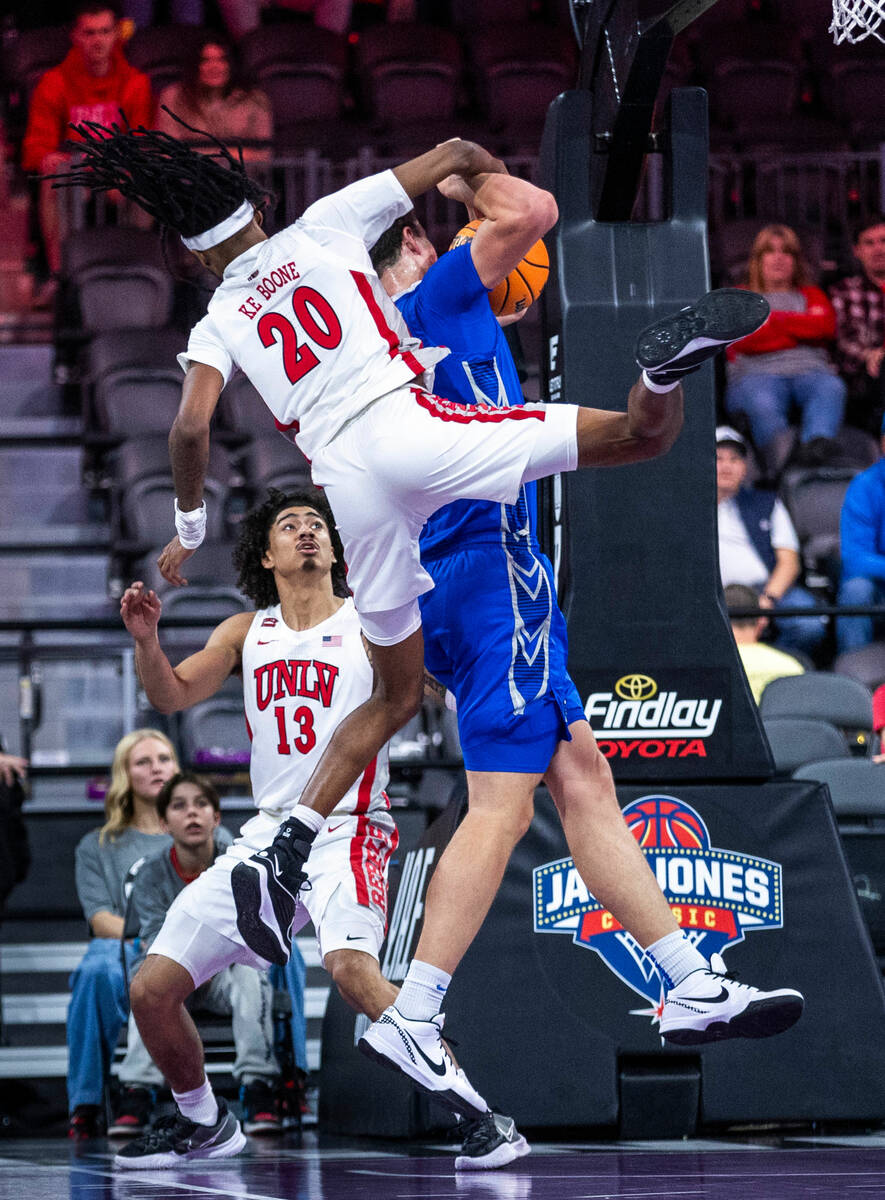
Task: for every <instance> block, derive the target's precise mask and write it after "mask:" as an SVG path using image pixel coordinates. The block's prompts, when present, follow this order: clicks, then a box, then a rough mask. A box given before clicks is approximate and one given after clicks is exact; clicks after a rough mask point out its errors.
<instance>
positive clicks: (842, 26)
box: [830, 0, 885, 46]
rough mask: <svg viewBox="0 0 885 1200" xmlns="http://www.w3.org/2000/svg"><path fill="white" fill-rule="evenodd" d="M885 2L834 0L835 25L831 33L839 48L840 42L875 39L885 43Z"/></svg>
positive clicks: (884, 0)
mask: <svg viewBox="0 0 885 1200" xmlns="http://www.w3.org/2000/svg"><path fill="white" fill-rule="evenodd" d="M883 25H885V0H833V23H832V24H831V25H830V33H831V34H832V35H833V40H834V41H835V43H836V45H837V46H838V45H839V43H840V42H852V43H854V42H862V41H863V39H864V38H866V37H869V36H870V34H872V35H873V37H876V38H878V39H879V41H880V42H885V29H882V31H881V32H880V28H881V27H882V26H883Z"/></svg>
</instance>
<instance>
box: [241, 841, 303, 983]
mask: <svg viewBox="0 0 885 1200" xmlns="http://www.w3.org/2000/svg"><path fill="white" fill-rule="evenodd" d="M230 886H231V891H232V892H233V896H234V904H235V906H236V910H237V929H238V930H239V931H240V935H241V936H242V939H243V941H244V942H245V943H246V945H247V946H248V947H249V949H250V950H252V951H254V953H255V954H258V955H260V956H261V958H264V959H267V961H268V962H272V963H277V964H278V965H279V966H285V964H286V963H287V962H288V961H289V954H288V953H287V952H286V950H284V948H283V947H282V946H281V945H280V943H279V941H278V940H277V938H276V937H274V935H273V934H272V933H271V931H270V930H269V929H268V927H267V926H266V925H265V923H264V921H262V919H261V880H260V879H259V877H258V871H257V870H256V869H255V868H254V867H249V866H247V865H246V864H245V863H237V865H236V866H235V867H234V869H233V870H232V871H231V874H230ZM286 894H287V895H288V893H286ZM275 907H276V906H275ZM294 915H295V905H294V903H293V904H292V911H291V913H290V914H289V921H288V925H290V926H291V924H292V917H294Z"/></svg>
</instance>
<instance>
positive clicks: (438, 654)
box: [361, 174, 803, 1136]
mask: <svg viewBox="0 0 885 1200" xmlns="http://www.w3.org/2000/svg"><path fill="white" fill-rule="evenodd" d="M495 183H496V186H495V187H491V188H490V187H489V186H488V184H487V185H486V187H485V188H484V189H483V193H482V206H481V207H479V208H478V206H477V197H476V195H475V193H474V192H473V191H472V189H471V188H470V187H469V185H467V184H466V183H465V181H464V180H463V179H454V178H453V179H450V180H446V181H444V183H443V184H441V185H440V190H441V191H444V193H445V194H447V195H449V196H450V197H454V198H457V199H460V200H463V201H464V202H465V203H466V204H467V206H468V212H469V214H470V218H471V219H473V218H474V217H476V216H479V217H482V218H485V219H489V220H494V219H495V217H496V211H495V206H494V203H495V199H496V197H500V202H501V205H502V206H503V205H506V204H507V202H508V190H509V186H510V183H511V180H510V177H509V176H507V175H506V174H501V175H496V176H495ZM371 253H372V261H373V264H374V266H375V268H376V270H377V271H378V274H379V276H380V278H381V282H382V284H383V285H384V288H385V290H386V291H387V293H388V295H390V296H391V297H392V299H393V300H394V302H395V303H396V305H397V307H398V308H399V309H400V311H401V312H402V314H403V317H404V318H405V321H406V324H407V326H408V328H409V331H410V333H411V334H412V335H413V337H417V338H420V339H421V340H422V341H423V342H425V343H427V344H433V345H444V346H448V347H449V348H450V350H451V354H450V355H449V356H448V357H447V358H445V359H443V360H442V361H441V362H440V363H439V364H438V365H437V367H436V374H435V380H434V388H435V390H436V392H437V393H438V394H439V395H441V396H444V397H446V398H447V399H448V400H450V401H453V402H455V403H456V404H458V405H462V406H464V407H465V408H469V407H471V406H474V405H476V404H484V405H492V406H494V407H496V408H501V407H514V406H521V405H522V404H523V403H524V399H523V396H522V391H521V388H520V384H519V380H518V377H517V372H516V367H515V364H514V362H513V358H512V356H511V354H510V350H509V348H508V346H507V342H506V339H505V337H504V334H503V332H502V329H501V327H500V325H499V324H498V322H497V320H496V319H495V317H494V316H493V314H492V310H491V308H490V306H489V302H488V289H487V288H486V287H485V286H484V284H483V281H482V279H481V277H480V274H479V272H478V270H477V266H476V264H475V262H474V254H473V243H472V242H469V243H466V244H464V245H461V246H458V247H456V248H455V249H452V250H450V251H448V253H446V254H444V255H443V256H442V257H441V258H437V256H436V252H435V250H434V248H433V246H432V244H431V243H430V241H429V239H428V238H427V236H426V234H425V232H424V230H423V229H422V227H421V225H420V223H419V222H418V220H417V218H416V216H415V213H414V212H412V213H408V214H406V215H405V216H403V217H400V218H399V219H398V220H397V221H396V222H395V223H394V224H393V225H392V226H391V228H390V229H389V230H388V231H387V232H386V233H385V234H384V235H383V236H382V238H381V239H380V240H379V241H378V243H377V244H376V245H375V247H374V248H373V250H372V252H371ZM535 521H536V501H535V484H534V483H530V484H526V485H523V487H522V488H521V489H520V492H519V496H518V499H517V502H516V503H515V504H497V503H492V502H488V501H479V500H459V501H457V502H455V503H453V504H449V505H447V506H446V507H444V508H442V509H440V510H439V511H438V512H436V513H435V514H434V515H433V516H432V517H431V518H430V520H429V521H428V522H427V524H426V525H425V527H424V531H423V533H422V535H421V561H422V564H423V566H424V568H425V569H426V570H427V571H428V572H429V573H430V575H431V576H432V578H433V582H434V588H433V590H432V591H430V592H426V593H425V594H424V595H423V596H422V597H421V618H422V623H423V628H424V645H425V663H426V666H427V669H428V671H430V672H431V673H432V674H433V675H434V676H435V677H436V678H437V679H439V680H440V681H441V682H443V683H445V684H446V686H447V687H448V689H449V690H450V691H451V692H452V693H453V695H454V697H455V699H456V702H457V711H458V726H459V733H460V736H461V743H462V749H463V754H464V763H465V767H466V768H467V778H468V786H469V805H468V812H467V815H466V816H465V818H464V820H463V821H462V823H461V825H460V827H459V828H458V830H457V832H456V833H455V835H454V837H453V838H452V841H451V842H450V843H449V846H448V847H447V849H446V851H445V853H444V855H443V856H442V858H441V860H440V863H439V865H438V866H437V868H436V871H435V873H434V875H433V878H432V880H431V884H430V888H429V890H428V895H427V901H426V904H425V918H424V926H423V930H422V934H421V938H420V941H419V944H418V947H417V950H416V957H415V959H414V960H413V962H412V964H411V966H410V968H409V971H408V974H407V976H406V980H405V982H404V984H403V988H402V990H401V992H400V994H399V997H398V998H397V1000H396V1003H395V1005H394V1006H393V1007H392V1008H390V1009H388V1010H387V1011H386V1013H385V1014H384V1015H383V1017H382V1018H381V1019H380V1020H379V1021H377V1022H375V1024H374V1025H373V1026H372V1027H371V1028H370V1029H369V1030H368V1031H367V1033H366V1035H365V1038H364V1042H363V1043H362V1044H361V1048H362V1049H363V1050H364V1051H365V1052H366V1053H369V1054H370V1055H372V1056H374V1057H380V1058H383V1059H384V1060H386V1061H387V1062H388V1063H393V1064H394V1065H399V1066H400V1068H401V1069H402V1070H404V1071H405V1073H406V1074H409V1075H411V1076H412V1077H413V1078H415V1077H416V1068H415V1065H414V1064H413V1063H412V1062H411V1060H408V1059H407V1058H406V1057H405V1056H404V1055H402V1053H401V1051H400V1045H401V1044H402V1038H401V1037H398V1036H397V1034H398V1030H399V1029H402V1030H405V1031H406V1032H407V1033H412V1032H413V1031H415V1032H416V1033H417V1031H418V1030H419V1029H420V1026H421V1025H422V1024H423V1023H424V1022H426V1021H429V1020H432V1019H433V1017H434V1016H435V1015H436V1013H437V1012H438V1011H439V1009H440V1006H441V1003H442V1000H443V999H444V997H445V993H446V989H447V987H448V984H449V981H450V978H451V975H452V973H453V971H454V970H455V968H456V967H457V965H458V963H459V962H460V960H461V958H462V956H463V955H464V953H465V952H466V950H467V948H468V946H469V945H470V943H471V941H472V940H473V938H474V936H475V934H476V932H477V931H478V929H479V927H480V925H481V924H482V922H483V920H484V918H485V916H486V913H487V912H488V909H489V907H490V906H491V903H492V901H493V899H494V897H495V894H496V892H497V890H498V887H499V885H500V882H501V879H502V877H503V874H504V870H505V868H506V866H507V862H508V860H509V858H510V855H511V852H512V850H513V848H514V846H515V845H516V843H517V841H519V839H520V838H521V837H522V836H523V834H524V833H525V831H526V830H527V828H528V826H529V824H530V822H531V820H532V816H533V808H534V805H533V797H534V791H535V788H536V787H537V785H538V784H539V783H540V782H541V780H542V779H544V780H545V781H546V783H547V786H548V788H549V789H550V792H551V794H552V796H553V799H554V801H555V803H556V806H557V809H558V812H559V815H560V818H561V820H562V824H563V829H564V832H565V835H566V840H567V842H568V845H569V849H570V850H571V852H572V855H573V858H574V861H575V864H576V866H577V868H578V870H579V872H580V874H581V877H582V878H583V880H584V882H585V883H586V885H587V887H588V888H589V889H590V891H591V892H592V893H593V895H594V896H595V897H596V898H597V899H598V900H599V901H600V902H601V903H602V904H604V905H605V907H606V908H608V909H609V910H610V911H611V912H612V913H613V915H614V916H615V918H616V919H617V920H618V921H619V922H620V923H621V924H622V925H623V926H624V927H625V929H627V930H628V931H629V932H630V933H631V934H632V935H633V936H634V937H635V938H636V940H637V942H638V943H639V945H640V946H641V947H642V948H643V949H645V951H646V952H647V953H648V954H649V956H650V957H651V958H652V959H653V961H654V962H655V964H656V966H657V968H658V971H659V974H660V976H661V980H662V984H663V989H664V995H665V1001H664V1004H663V1011H662V1013H661V1016H660V1027H661V1033H662V1036H663V1037H665V1038H666V1039H667V1040H669V1041H672V1042H676V1043H678V1044H700V1043H703V1042H706V1041H714V1040H719V1039H721V1038H726V1037H740V1036H744V1037H761V1036H767V1035H769V1034H774V1033H778V1032H780V1031H781V1030H783V1029H786V1028H788V1027H789V1026H790V1025H792V1024H793V1023H794V1022H795V1021H796V1020H797V1019H798V1017H799V1015H800V1014H801V1011H802V1006H803V1000H802V997H801V995H800V994H799V993H798V992H794V991H791V990H787V989H782V990H779V991H775V992H761V991H758V990H757V989H755V988H748V987H746V986H744V985H742V986H740V987H736V986H735V985H734V984H733V983H732V982H731V981H730V980H729V979H728V977H727V976H725V975H724V965H723V964H722V962H721V959H719V958H718V956H716V958H717V961H716V962H715V963H713V964H711V963H710V962H708V961H707V960H706V959H705V958H704V957H703V956H702V955H701V954H700V953H699V951H698V950H697V948H696V947H695V946H694V945H693V944H692V943H691V942H690V941H689V940H688V938H687V937H686V935H685V934H684V933H683V931H682V930H681V929H680V928H679V926H678V924H677V922H676V920H675V918H674V916H673V914H672V912H671V910H670V907H669V904H668V903H667V900H666V899H665V897H664V895H663V893H662V892H661V890H660V888H659V886H658V883H657V881H656V879H655V877H654V875H653V873H652V871H651V869H650V868H649V866H648V864H647V862H646V859H645V856H644V855H643V853H642V851H641V850H640V848H639V846H638V844H637V842H636V840H635V839H634V837H633V836H632V834H631V833H630V831H629V830H628V828H627V826H626V824H625V822H624V820H623V818H622V816H621V812H620V808H619V807H618V803H617V799H616V795H615V788H614V782H613V779H612V775H611V771H610V769H609V766H608V763H607V762H606V760H605V758H604V757H603V755H602V753H601V752H600V751H599V749H598V747H597V745H596V742H595V739H594V737H593V734H592V732H591V730H590V726H589V723H588V722H587V719H586V717H585V715H584V711H583V706H582V704H581V700H580V696H579V695H578V691H577V689H576V687H575V685H574V683H573V682H572V681H571V679H570V678H569V676H568V672H567V668H566V660H567V643H566V628H565V620H564V618H563V616H562V613H561V612H560V610H559V608H558V605H557V602H556V596H555V589H554V582H553V574H552V568H551V564H550V562H549V560H548V559H547V558H546V557H545V556H544V555H543V554H542V553H541V551H540V548H539V545H538V540H537V534H536V529H535ZM492 1133H493V1131H492V1130H491V1129H490V1136H491V1135H492Z"/></svg>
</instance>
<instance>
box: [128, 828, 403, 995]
mask: <svg viewBox="0 0 885 1200" xmlns="http://www.w3.org/2000/svg"><path fill="white" fill-rule="evenodd" d="M283 819H284V818H282V817H280V818H275V817H272V816H270V815H268V814H267V813H261V812H260V813H258V814H257V815H256V816H254V817H252V818H251V820H249V821H247V822H246V824H245V825H244V826H243V827H242V829H241V830H240V836H239V837H238V838H237V839H236V841H235V842H234V843H233V845H231V846H229V847H228V849H227V851H226V852H225V853H224V854H222V855H220V856H219V857H218V858H217V859H216V860H215V862H214V863H213V864H212V866H211V867H209V869H208V870H207V871H204V872H203V874H202V875H200V876H199V877H198V878H197V879H195V880H194V881H193V883H191V884H188V886H187V887H186V888H185V889H184V891H182V892H179V894H178V895H177V896H176V898H175V901H174V902H173V904H172V905H171V907H170V909H169V912H168V913H167V914H166V920H165V921H164V922H163V927H162V929H161V930H160V932H159V933H158V934H157V937H156V939H155V940H154V942H153V944H152V945H151V948H150V951H149V953H151V954H162V955H164V956H165V957H166V958H171V959H172V960H173V961H174V962H177V963H180V964H181V965H182V966H183V967H184V968H185V970H187V971H188V972H189V973H190V975H191V977H192V979H193V980H194V983H195V984H196V985H197V986H199V984H200V983H202V982H203V980H205V979H210V978H211V977H212V975H215V974H217V972H218V971H220V970H221V968H222V967H224V966H227V965H228V963H230V962H241V963H246V964H247V965H248V966H253V967H258V968H259V969H263V968H265V967H268V966H269V965H270V964H269V963H268V962H267V961H266V960H265V959H263V958H261V957H260V956H259V955H257V954H255V953H254V951H252V950H250V949H249V947H248V946H247V945H246V944H245V942H244V941H243V938H242V936H241V934H240V931H239V930H238V929H237V910H236V906H235V904H234V898H233V893H232V891H231V886H230V873H231V871H232V870H233V869H234V867H235V866H236V864H237V863H238V862H240V861H242V860H243V859H245V858H249V857H250V856H251V855H252V854H254V853H255V852H256V851H257V850H263V849H264V848H265V846H268V845H269V844H270V843H271V842H272V841H273V839H274V836H275V834H276V832H277V830H278V829H279V827H280V823H281V821H282V820H283ZM398 841H399V835H398V833H397V829H396V825H395V824H394V820H393V817H391V815H390V813H388V812H385V811H380V812H370V813H366V814H363V815H360V816H338V815H336V814H335V813H333V814H332V815H331V816H330V817H329V819H328V820H327V821H326V824H325V825H324V826H323V828H322V829H321V830H320V832H319V833H318V834H317V837H316V840H315V841H314V843H313V846H312V847H311V851H310V855H309V856H308V859H307V864H306V868H305V869H306V871H307V876H308V879H309V880H310V885H311V886H310V888H309V889H304V890H302V891H301V893H300V894H299V897H298V906H297V908H296V910H295V919H294V921H293V923H292V936H293V937H294V936H295V934H296V933H297V932H298V931H299V930H300V929H302V928H303V927H304V926H305V925H306V924H307V923H308V922H309V921H312V922H313V925H314V930H315V931H316V938H317V945H318V947H319V952H320V959H321V960H322V959H324V958H325V956H326V955H327V954H329V953H330V952H331V951H333V950H361V951H363V952H364V953H366V954H370V955H371V956H372V957H373V958H377V957H378V952H379V950H380V949H381V944H382V942H383V941H384V934H385V931H386V928H387V867H388V863H389V860H390V856H391V854H392V853H393V851H394V850H395V849H396V845H397V842H398ZM179 918H186V919H183V920H182V919H179ZM194 921H196V922H200V923H201V924H202V925H204V926H207V927H208V928H209V929H212V930H214V931H215V933H216V934H218V935H220V937H222V938H224V939H225V943H227V946H226V947H225V943H220V944H219V943H217V942H216V941H215V940H214V939H211V940H210V939H206V941H207V945H206V947H205V954H203V952H202V947H201V943H200V940H199V939H196V938H194V937H193V935H192V932H193V922H194ZM219 945H220V946H221V951H219ZM225 949H226V950H227V954H228V957H227V961H220V958H222V957H224V951H225ZM204 959H205V961H204Z"/></svg>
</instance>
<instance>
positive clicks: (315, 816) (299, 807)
mask: <svg viewBox="0 0 885 1200" xmlns="http://www.w3.org/2000/svg"><path fill="white" fill-rule="evenodd" d="M288 819H289V820H292V819H294V820H296V821H300V822H301V824H302V825H306V826H307V828H308V829H312V830H313V831H314V833H319V831H320V830H321V829H322V827H323V826H324V825H325V823H326V818H325V817H324V816H323V814H322V813H318V812H317V811H316V810H315V809H313V808H308V807H307V805H306V804H296V805H295V807H294V808H293V809H292V811H291V812H290V813H289V818H288Z"/></svg>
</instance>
